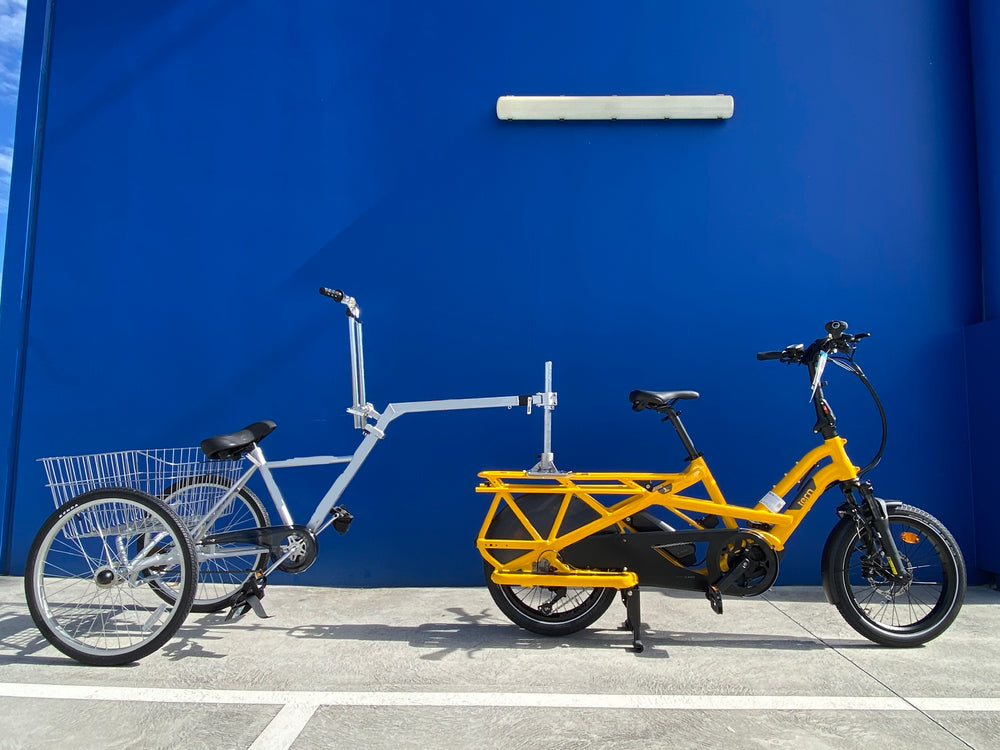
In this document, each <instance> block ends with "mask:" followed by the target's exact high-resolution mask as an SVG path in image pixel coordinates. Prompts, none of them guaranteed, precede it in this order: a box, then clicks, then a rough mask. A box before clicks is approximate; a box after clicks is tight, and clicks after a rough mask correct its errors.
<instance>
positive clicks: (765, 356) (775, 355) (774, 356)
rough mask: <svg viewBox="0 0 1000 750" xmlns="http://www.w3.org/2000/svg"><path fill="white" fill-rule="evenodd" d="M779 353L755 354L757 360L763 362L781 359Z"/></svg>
mask: <svg viewBox="0 0 1000 750" xmlns="http://www.w3.org/2000/svg"><path fill="white" fill-rule="evenodd" d="M781 354H782V353H781V352H757V359H759V360H760V361H762V362H763V361H764V360H765V359H781Z"/></svg>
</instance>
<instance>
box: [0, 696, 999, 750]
mask: <svg viewBox="0 0 1000 750" xmlns="http://www.w3.org/2000/svg"><path fill="white" fill-rule="evenodd" d="M0 697H5V698H33V699H50V700H93V701H119V702H126V701H127V702H149V703H215V704H245V705H270V706H281V710H279V711H278V713H277V714H276V715H275V717H274V718H273V719H272V720H271V722H270V723H269V724H268V725H267V727H266V728H265V729H264V731H263V732H262V733H261V734H260V736H259V737H258V738H257V740H256V741H255V742H254V744H253V745H252V746H251V749H252V750H256V749H257V748H268V750H283V749H285V748H289V747H291V745H292V743H293V742H295V739H296V738H297V737H298V736H299V734H300V733H301V732H302V730H303V729H304V728H305V726H306V724H308V723H309V720H310V719H311V718H312V716H313V714H314V712H315V711H316V709H317V708H318V707H320V706H365V707H373V706H380V707H384V706H408V707H437V708H442V707H443V708H448V707H484V708H563V709H566V708H584V709H629V710H643V709H649V710H675V711H740V710H745V711H928V712H929V711H971V712H977V713H982V712H996V713H1000V698H973V697H965V698H955V697H948V698H934V697H914V698H901V697H895V696H870V697H860V696H814V695H634V694H632V695H616V694H607V695H601V694H588V693H476V692H466V693H451V692H403V691H399V692H396V691H385V692H370V691H310V690H303V691H298V690H203V689H197V688H150V687H121V686H106V685H45V684H31V683H17V682H3V683H0Z"/></svg>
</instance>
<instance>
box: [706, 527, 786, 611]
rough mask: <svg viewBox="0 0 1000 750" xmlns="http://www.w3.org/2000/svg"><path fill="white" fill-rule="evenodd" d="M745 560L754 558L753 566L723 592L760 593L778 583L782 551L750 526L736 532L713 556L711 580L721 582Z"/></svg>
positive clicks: (710, 562) (709, 570) (746, 594)
mask: <svg viewBox="0 0 1000 750" xmlns="http://www.w3.org/2000/svg"><path fill="white" fill-rule="evenodd" d="M744 559H748V560H749V561H750V565H749V567H748V568H747V569H746V571H745V572H744V573H743V574H742V575H740V576H739V577H738V578H737V579H736V580H735V581H734V582H733V584H732V586H731V587H730V588H729V589H727V590H726V591H723V592H722V593H724V594H729V595H732V596H740V597H743V596H757V595H758V594H763V593H764V592H765V591H767V590H768V589H769V588H771V586H773V585H774V582H775V580H777V578H778V554H777V553H776V552H775V551H774V548H773V547H772V546H771V545H770V544H768V543H767V541H766V540H765V539H764V538H763V537H761V536H758V535H757V534H755V533H754V532H753V531H750V530H746V529H744V530H741V531H739V532H737V533H736V534H734V535H733V536H732V537H731V538H730V540H729V541H728V542H727V543H726V544H725V545H724V546H723V547H722V551H721V552H720V553H719V554H718V555H717V556H713V557H709V559H708V561H707V565H708V572H709V577H710V580H711V581H718V580H719V579H720V578H721V577H722V576H724V575H725V574H726V573H728V572H729V571H730V570H732V569H733V567H734V566H736V565H738V564H739V563H740V562H742V561H743V560H744Z"/></svg>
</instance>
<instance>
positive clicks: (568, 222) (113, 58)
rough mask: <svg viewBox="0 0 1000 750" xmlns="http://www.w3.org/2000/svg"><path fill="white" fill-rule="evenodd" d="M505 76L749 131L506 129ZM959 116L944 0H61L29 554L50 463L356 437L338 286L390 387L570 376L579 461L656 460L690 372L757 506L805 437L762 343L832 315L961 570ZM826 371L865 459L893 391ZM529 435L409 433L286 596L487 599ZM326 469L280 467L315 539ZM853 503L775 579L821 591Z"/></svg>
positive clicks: (960, 23) (726, 462)
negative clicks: (483, 548)
mask: <svg viewBox="0 0 1000 750" xmlns="http://www.w3.org/2000/svg"><path fill="white" fill-rule="evenodd" d="M40 5H42V3H41V1H40V0H38V1H35V0H32V2H30V10H31V12H33V13H37V12H38V11H37V7H38V6H40ZM510 93H516V94H559V93H576V94H608V93H617V94H649V93H672V94H714V93H727V94H731V95H733V96H734V98H735V102H736V112H735V115H734V117H733V118H732V119H731V120H727V121H720V122H679V121H678V122H668V123H661V122H638V123H625V122H617V123H559V122H554V123H510V122H500V121H498V120H497V119H496V117H495V113H494V105H495V101H496V98H497V96H500V95H503V94H510ZM974 134H975V130H974V118H973V90H972V81H971V76H970V32H969V14H968V8H967V7H966V6H965V4H964V3H954V2H952V1H951V0H939V1H937V2H930V1H924V2H912V1H910V0H898V1H897V2H877V3H870V2H862V1H861V0H852V1H850V2H837V3H832V2H831V3H795V2H781V1H779V0H773V1H772V2H759V1H758V2H750V0H727V1H725V2H720V3H715V4H712V5H711V6H710V7H708V6H702V5H700V4H696V3H682V2H635V3H629V4H626V5H622V4H615V3H601V2H592V1H586V2H579V1H577V2H551V3H544V4H537V3H530V2H520V1H519V2H508V3H502V4H497V3H493V4H486V5H485V6H480V5H477V4H472V5H469V4H465V3H455V2H445V1H444V0H441V1H438V2H434V1H432V2H426V3H421V4H419V5H416V6H411V5H409V4H400V3H390V2H385V1H384V0H382V1H376V2H369V3H365V4H359V3H353V2H352V3H348V2H302V3H294V4H292V3H287V4H277V3H273V2H263V1H261V2H233V1H232V0H213V1H207V0H197V1H195V0H177V1H175V2H164V3H157V4H141V3H130V4H127V3H110V2H88V3H81V2H69V1H68V0H62V2H60V3H59V4H58V7H57V11H56V18H55V27H54V46H53V58H52V68H51V80H50V89H49V96H48V122H47V127H46V128H45V151H44V159H43V164H42V171H41V191H40V202H39V208H38V236H37V242H36V243H35V260H34V278H33V285H32V296H31V305H30V324H29V326H28V329H27V354H26V369H25V378H24V392H23V401H22V403H23V418H22V420H21V422H20V424H15V427H14V433H15V437H16V441H15V442H16V447H17V448H18V460H17V463H16V466H15V467H14V468H15V469H16V475H15V476H14V477H13V479H14V486H15V493H14V496H13V500H14V503H13V524H12V528H13V530H14V533H13V535H12V541H11V543H10V544H9V545H8V549H7V550H6V553H7V554H8V555H9V558H10V570H11V571H12V572H15V573H16V572H20V570H21V569H22V568H23V564H24V559H25V556H26V553H27V548H28V545H29V544H30V541H31V537H32V535H33V533H34V530H35V529H36V528H37V527H38V526H39V524H40V523H41V521H42V519H43V518H44V517H45V515H46V514H47V513H48V512H50V510H51V508H50V501H49V499H48V495H47V490H46V489H45V488H44V487H43V475H42V471H41V469H40V467H39V466H38V464H37V463H36V462H35V459H36V458H37V457H39V456H46V455H60V454H73V453H89V452H96V451H104V450H116V449H124V448H131V447H148V446H160V445H164V446H167V445H188V444H194V443H196V442H197V441H198V440H200V439H201V438H203V437H205V436H207V435H210V434H214V433H217V432H223V431H228V430H233V429H237V428H239V427H242V426H243V425H245V424H247V423H249V422H250V421H253V420H256V419H264V418H269V419H274V420H275V421H276V422H277V423H278V425H279V428H278V430H277V431H276V432H275V433H274V434H273V435H272V436H271V437H269V438H268V439H267V441H266V442H265V443H264V448H265V450H267V452H268V454H269V455H272V456H275V457H284V456H291V455H303V454H310V453H349V452H350V451H351V450H353V447H354V445H355V443H356V440H357V438H358V434H357V433H355V432H354V431H353V430H352V429H351V419H350V417H349V416H347V415H345V414H344V412H343V409H344V407H346V406H347V405H348V402H349V399H350V381H349V376H348V370H347V344H346V331H345V327H346V326H345V324H344V318H343V314H342V309H341V308H340V307H339V306H336V305H334V304H332V303H331V302H330V300H327V299H324V298H321V297H320V296H319V295H317V294H316V291H315V290H316V288H317V287H318V286H320V285H330V286H342V287H344V288H345V289H347V290H348V291H349V292H350V293H351V294H353V295H355V296H356V297H357V298H358V299H359V301H360V303H361V305H362V308H363V310H364V317H365V320H366V328H365V334H366V354H367V366H368V369H369V379H368V388H369V398H370V399H371V400H372V401H373V402H374V403H375V405H376V406H377V407H381V406H383V405H384V404H385V403H386V402H387V401H403V400H415V399H425V398H441V397H452V396H478V395H506V394H513V393H524V392H534V391H537V390H540V389H541V386H542V363H543V361H544V360H545V359H552V360H554V362H555V385H556V389H557V390H558V391H559V395H560V406H559V408H558V409H557V410H556V412H555V435H554V438H555V450H556V461H557V464H558V465H559V466H560V468H563V469H576V470H601V469H645V470H649V469H662V470H671V469H674V468H677V467H680V466H682V463H683V462H682V460H681V459H682V456H683V453H682V451H681V449H680V446H679V445H677V444H676V441H675V438H674V436H673V435H672V433H671V432H670V431H669V429H668V428H666V427H665V426H663V425H660V424H659V423H658V422H657V421H656V420H655V419H654V418H653V417H652V416H651V415H650V414H642V415H637V414H634V413H632V412H631V411H630V409H629V405H628V401H627V399H626V396H627V394H628V392H629V390H631V389H632V388H637V387H639V388H661V389H668V388H694V389H697V390H699V391H700V392H701V393H702V399H701V400H700V401H698V402H696V403H692V404H691V405H689V406H688V407H687V408H686V409H685V419H686V421H687V424H688V427H689V429H690V431H691V432H692V434H693V436H694V438H695V441H696V443H697V445H698V447H699V448H700V449H701V450H703V451H705V453H706V455H707V457H708V459H709V461H710V463H711V465H712V467H713V470H715V472H716V474H717V478H718V480H719V482H720V485H721V486H722V488H723V491H724V492H726V493H727V495H728V496H729V498H730V499H731V500H732V501H734V502H740V503H747V504H752V503H753V502H754V501H755V500H756V499H757V498H758V497H759V496H760V495H762V494H763V493H764V492H765V491H766V490H767V489H768V488H769V487H770V486H771V485H772V484H773V483H774V482H775V481H776V480H777V479H778V478H779V477H780V476H781V475H782V473H783V472H784V471H785V470H786V469H787V468H788V467H789V466H790V465H791V464H792V463H793V462H794V460H795V459H796V458H797V456H798V455H799V454H800V453H801V452H802V451H803V450H805V449H806V448H808V447H810V446H811V445H813V444H814V442H815V440H816V438H815V437H813V436H812V435H811V434H810V429H811V427H812V424H813V421H814V416H813V415H812V412H811V409H810V406H809V404H808V384H807V382H806V377H805V373H804V372H800V371H797V370H796V371H793V370H790V369H788V368H783V367H780V366H778V365H777V364H775V363H757V362H756V361H755V359H754V353H755V352H756V351H758V350H760V349H770V348H778V347H781V346H784V345H785V344H788V343H793V342H797V341H808V340H811V339H812V338H815V337H816V336H818V335H820V334H821V333H822V325H823V323H824V322H825V321H827V320H829V319H831V318H843V319H845V320H848V321H849V322H850V323H851V326H852V328H854V329H856V330H869V331H871V332H872V333H873V336H872V338H871V340H870V342H866V344H865V345H864V349H863V351H862V352H861V355H860V357H859V360H860V361H861V363H862V364H863V365H864V366H866V369H867V370H868V372H869V375H870V376H871V378H872V380H873V381H875V383H876V385H880V386H882V395H883V399H884V401H885V404H886V408H887V410H888V412H889V416H890V430H891V433H890V442H889V451H888V454H887V457H886V459H885V461H884V462H883V464H882V466H881V467H880V468H879V469H878V470H877V471H876V472H875V473H874V474H873V476H872V479H873V480H874V481H875V483H876V487H877V489H878V490H879V491H880V493H881V494H883V495H885V496H891V497H900V498H903V499H905V500H907V501H908V502H911V503H913V504H915V505H919V506H922V507H925V508H926V509H928V510H929V511H931V512H933V513H934V514H936V515H938V516H939V517H941V518H942V520H944V521H945V522H946V523H947V524H948V525H949V527H951V528H952V530H953V531H954V532H955V534H956V536H957V537H958V538H959V541H960V543H961V544H962V547H963V549H964V550H965V552H966V555H967V557H968V558H969V561H970V563H974V560H975V546H974V543H973V531H972V529H973V520H972V504H971V499H970V498H971V479H970V472H969V452H970V446H969V439H968V435H969V430H968V418H967V409H966V386H965V383H966V379H965V360H964V356H963V355H964V339H963V328H964V327H965V326H966V325H968V324H970V323H974V322H977V321H979V320H980V319H981V309H982V304H983V297H982V292H981V272H980V266H981V264H980V236H979V215H978V211H977V205H978V204H977V191H978V183H977V169H976V159H977V154H976V143H975V137H974ZM21 148H22V146H21V144H20V143H19V145H18V149H19V153H18V156H17V157H16V158H20V156H21V151H20V149H21ZM14 188H15V190H18V189H25V187H24V185H23V183H18V182H17V181H16V180H15V185H14ZM12 216H13V213H12ZM18 231H20V237H21V238H23V237H24V228H23V227H15V226H11V228H10V229H9V230H8V236H9V237H12V238H15V237H17V236H18V235H17V233H18ZM5 281H6V279H5ZM2 302H3V311H2V314H3V315H4V316H6V315H7V314H8V310H9V309H11V308H12V306H15V305H17V304H18V302H19V300H18V299H17V298H14V296H13V295H11V294H9V293H6V291H5V295H4V297H3V301H2ZM15 341H16V336H14V335H13V334H11V333H6V334H4V340H3V341H0V345H2V349H0V351H2V352H3V356H4V357H5V358H6V357H8V356H9V354H8V350H10V349H11V347H12V345H13V344H14V342H15ZM4 366H5V367H7V368H8V370H10V369H11V365H9V363H8V362H6V361H5V362H4ZM831 380H832V381H833V382H832V383H831V388H830V389H829V395H830V397H831V400H832V401H833V404H834V406H835V408H837V412H838V416H839V417H840V418H841V422H842V426H843V432H844V434H845V435H846V436H847V437H848V438H849V439H850V445H849V449H851V450H852V451H853V452H854V453H855V458H856V460H857V461H858V462H859V463H864V462H867V459H868V457H869V455H870V454H871V453H872V452H873V451H874V450H875V448H876V446H877V443H878V437H879V435H878V420H877V416H876V414H875V413H874V409H873V408H872V407H871V405H870V403H869V402H867V401H866V396H865V394H864V391H863V389H862V388H861V387H860V386H859V385H857V384H856V383H852V382H851V381H849V380H848V379H847V376H846V374H844V377H839V378H838V377H836V375H833V376H831ZM540 448H541V419H540V417H539V416H538V414H537V413H535V414H532V415H531V416H530V417H527V416H525V415H524V414H523V413H508V412H506V411H503V410H501V411H496V412H470V413H455V414H438V415H419V416H411V417H405V418H403V419H401V420H400V421H399V422H398V423H396V424H394V425H393V426H392V428H391V429H390V431H389V434H388V437H387V439H386V440H385V441H384V443H383V444H380V445H379V446H378V448H377V450H376V452H375V453H374V454H373V456H372V458H371V459H370V461H369V463H368V464H366V465H365V466H364V468H363V469H362V471H361V474H360V475H359V477H358V478H357V480H356V481H355V482H354V484H352V486H351V487H350V488H349V489H348V492H347V494H346V495H345V498H344V501H345V504H347V505H348V506H349V507H350V508H351V509H352V511H354V513H355V515H356V516H357V521H356V523H355V525H354V527H353V528H352V529H351V532H350V533H349V534H348V535H347V536H345V537H343V538H335V537H334V536H326V535H324V536H323V537H321V538H320V546H321V556H320V559H319V561H318V562H317V564H316V565H315V566H314V567H313V568H312V569H310V570H309V571H308V572H307V573H306V574H304V575H303V576H300V577H298V578H296V579H295V580H297V581H299V582H302V583H324V584H338V585H406V584H466V583H475V582H477V581H478V580H480V575H481V573H480V570H481V567H480V564H479V563H478V562H477V560H478V556H477V553H476V552H475V550H474V547H473V539H474V536H475V533H476V531H477V529H478V526H479V522H480V519H481V517H482V514H483V512H484V511H485V508H486V502H487V499H486V498H485V497H483V496H479V495H476V494H474V493H473V491H472V490H473V487H474V486H475V484H476V482H477V479H476V472H477V471H479V470H480V469H482V468H524V467H528V466H531V465H532V464H534V463H535V454H536V453H537V452H538V451H539V450H540ZM916 467H919V470H918V471H914V469H915V468H916ZM328 478H329V477H328V475H326V474H325V473H324V472H323V470H308V471H303V472H302V473H301V475H299V476H293V475H292V474H288V475H287V489H288V494H289V495H290V496H291V497H292V505H293V510H294V511H295V513H296V516H297V518H298V519H299V520H302V521H305V520H306V519H307V518H308V516H309V512H310V510H311V508H312V507H313V505H314V504H315V502H316V499H317V498H318V496H319V494H320V493H321V491H322V488H323V486H324V481H325V480H327V479H328ZM279 479H281V477H279ZM942 488H947V490H946V491H944V492H942ZM837 502H838V501H837V498H835V497H831V498H830V499H829V502H828V504H827V508H826V509H823V508H821V507H820V508H818V509H817V511H816V513H814V514H813V515H812V516H811V517H810V519H809V520H808V521H807V523H806V525H805V526H804V528H803V529H802V531H801V532H800V535H799V536H797V537H796V538H795V539H794V540H793V543H792V545H791V548H790V550H789V552H788V554H787V555H786V557H785V567H784V571H783V573H782V575H781V578H780V582H781V583H785V584H791V583H807V582H817V581H818V572H819V549H820V545H821V544H822V542H823V540H824V539H825V537H826V534H827V532H828V530H829V528H830V526H831V524H832V522H833V521H834V518H835V517H834V516H833V513H832V509H833V507H835V505H836V503H837Z"/></svg>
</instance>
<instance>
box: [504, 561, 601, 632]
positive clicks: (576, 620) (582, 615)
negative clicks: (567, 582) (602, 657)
mask: <svg viewBox="0 0 1000 750" xmlns="http://www.w3.org/2000/svg"><path fill="white" fill-rule="evenodd" d="M484 569H485V573H486V587H487V589H489V592H490V596H492V597H493V601H494V602H496V605H497V606H498V607H499V608H500V611H501V612H503V613H504V614H505V615H506V616H507V617H508V618H510V621H511V622H513V623H514V624H515V625H518V626H519V627H522V628H524V629H525V630H530V631H531V632H532V633H539V634H541V635H568V634H569V633H575V632H577V631H578V630H583V629H584V628H586V627H587V626H589V625H592V624H593V623H595V622H596V621H597V620H598V619H600V617H601V615H603V614H604V613H605V612H607V611H608V607H610V606H611V602H613V601H614V600H615V593H616V589H613V588H589V589H588V588H569V587H566V586H560V587H556V586H507V585H502V584H498V583H494V582H493V580H492V578H491V575H492V573H493V566H492V565H490V564H489V563H485V565H484Z"/></svg>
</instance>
